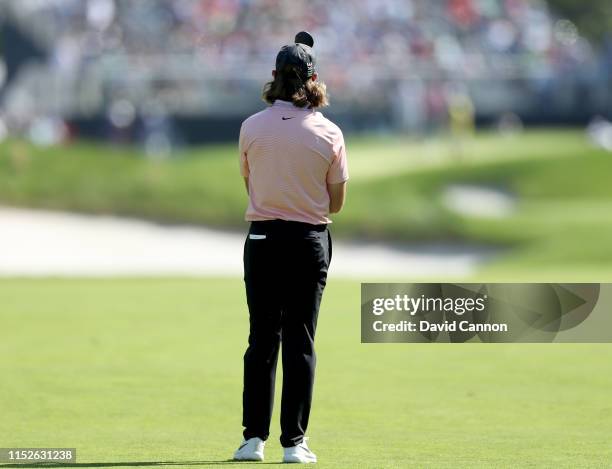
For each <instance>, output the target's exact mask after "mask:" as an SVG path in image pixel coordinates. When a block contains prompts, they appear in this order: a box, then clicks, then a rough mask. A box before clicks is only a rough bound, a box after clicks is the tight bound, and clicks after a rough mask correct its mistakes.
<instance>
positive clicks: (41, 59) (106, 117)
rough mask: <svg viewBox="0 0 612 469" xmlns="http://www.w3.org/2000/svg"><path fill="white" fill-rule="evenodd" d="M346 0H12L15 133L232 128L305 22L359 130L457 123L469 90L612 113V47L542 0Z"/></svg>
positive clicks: (174, 135)
mask: <svg viewBox="0 0 612 469" xmlns="http://www.w3.org/2000/svg"><path fill="white" fill-rule="evenodd" d="M347 5H348V4H347V2H341V1H325V0H308V1H307V0H6V1H3V2H2V3H0V15H1V18H2V22H3V24H4V27H3V31H4V34H3V37H4V40H3V42H4V49H5V51H11V52H10V54H8V52H5V54H7V56H8V55H11V56H12V57H13V59H12V60H10V61H7V63H8V64H9V67H8V68H9V70H8V73H7V80H6V83H5V90H4V92H3V93H2V95H0V99H2V109H3V112H2V114H3V119H4V120H5V121H6V123H7V125H8V127H9V129H12V130H13V131H14V132H22V133H23V132H28V131H29V130H28V129H30V127H31V126H32V125H33V123H34V122H36V121H37V120H38V124H39V125H40V119H41V118H42V119H47V120H48V119H58V118H60V119H62V120H64V121H66V122H68V123H70V124H71V128H72V129H73V132H77V133H81V134H87V135H95V136H98V137H102V138H111V139H115V140H121V141H123V140H125V141H133V140H138V139H144V140H146V139H148V138H151V134H153V135H154V137H155V138H157V139H158V140H154V142H155V141H157V142H162V145H163V142H164V138H167V139H170V140H173V141H174V140H176V139H180V138H183V139H184V140H185V141H187V142H191V141H199V140H210V139H214V138H221V139H223V138H233V137H234V136H235V135H234V134H235V126H236V122H237V121H239V120H240V119H242V118H243V117H244V116H245V115H248V114H249V113H252V112H253V111H255V110H256V109H258V108H260V107H261V106H262V103H261V101H260V100H259V99H258V96H259V91H260V89H261V86H262V84H263V82H264V81H266V80H267V79H268V78H269V76H270V71H271V69H272V68H273V62H274V56H275V54H276V52H277V51H278V49H279V48H280V47H281V46H282V45H283V44H285V43H287V42H288V41H289V40H290V39H291V38H292V37H293V35H294V34H295V32H296V31H298V30H300V29H308V30H310V31H311V32H312V33H313V34H314V36H315V40H316V44H315V48H316V50H317V52H318V54H319V70H320V74H321V77H322V79H323V80H324V81H325V82H326V83H327V84H328V86H329V88H330V91H331V96H332V100H333V101H332V102H333V106H332V108H331V109H330V110H329V113H330V114H333V115H334V118H335V119H336V120H338V121H339V122H340V123H341V124H342V125H343V127H345V128H347V129H349V130H351V129H353V130H359V129H368V130H378V129H396V130H401V131H408V132H428V131H431V130H433V129H436V128H439V127H442V126H445V125H446V120H447V118H448V117H447V116H448V107H449V103H450V101H451V100H452V97H453V94H454V93H456V92H457V90H462V91H461V92H462V93H463V94H464V95H465V96H468V97H469V99H470V100H471V102H472V103H473V107H474V109H475V115H476V119H477V122H479V123H490V122H496V121H497V120H498V119H500V118H502V119H506V118H507V117H508V116H511V118H512V119H514V118H516V119H518V118H520V119H521V120H522V121H524V122H526V123H528V124H529V123H584V122H586V121H588V120H589V119H590V118H591V117H592V116H593V115H604V116H609V113H610V111H609V110H610V109H611V108H612V106H611V104H612V95H611V93H610V91H609V84H610V76H611V71H610V70H611V68H612V67H611V66H610V61H611V59H610V56H611V55H610V53H608V55H607V56H606V54H602V53H598V52H596V51H595V50H594V49H593V47H592V46H591V45H590V44H589V42H588V41H586V40H585V39H584V38H582V37H581V36H580V32H579V31H578V30H577V29H576V27H575V26H574V25H573V24H572V23H571V22H570V21H569V20H567V19H563V18H557V17H555V15H554V14H553V13H552V12H550V11H549V9H548V8H547V5H546V3H545V2H544V1H527V0H480V1H475V0H439V1H428V0H358V1H355V2H350V7H348V6H347ZM16 54H17V55H19V54H22V55H23V57H22V58H21V60H15V59H14V56H15V55H16ZM27 59H31V60H27ZM151 129H153V130H151ZM179 129H180V132H179Z"/></svg>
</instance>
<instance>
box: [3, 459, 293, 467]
mask: <svg viewBox="0 0 612 469" xmlns="http://www.w3.org/2000/svg"><path fill="white" fill-rule="evenodd" d="M222 464H239V465H242V466H245V465H248V464H257V465H260V464H282V463H281V462H280V461H279V462H272V461H267V462H249V461H234V460H233V459H225V460H224V459H222V460H218V461H126V462H83V463H59V462H57V463H56V462H39V463H25V464H17V463H10V464H0V469H1V468H4V467H15V468H34V467H35V468H42V467H147V466H149V467H152V466H216V465H222Z"/></svg>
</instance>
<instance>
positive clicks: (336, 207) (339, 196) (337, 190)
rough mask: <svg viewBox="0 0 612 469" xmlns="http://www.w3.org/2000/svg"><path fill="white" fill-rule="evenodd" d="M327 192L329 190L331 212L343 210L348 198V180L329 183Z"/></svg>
mask: <svg viewBox="0 0 612 469" xmlns="http://www.w3.org/2000/svg"><path fill="white" fill-rule="evenodd" d="M327 192H329V213H338V212H339V211H340V210H342V207H343V206H344V200H345V199H346V181H344V182H340V183H338V184H327Z"/></svg>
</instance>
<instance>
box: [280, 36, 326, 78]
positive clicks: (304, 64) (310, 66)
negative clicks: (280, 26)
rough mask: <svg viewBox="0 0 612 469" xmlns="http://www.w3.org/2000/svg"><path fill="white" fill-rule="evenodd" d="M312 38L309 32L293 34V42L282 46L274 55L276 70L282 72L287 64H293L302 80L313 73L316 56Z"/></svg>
mask: <svg viewBox="0 0 612 469" xmlns="http://www.w3.org/2000/svg"><path fill="white" fill-rule="evenodd" d="M313 45H314V39H313V38H312V36H311V35H310V33H308V32H306V31H301V32H299V33H297V34H296V35H295V44H289V45H286V46H283V47H282V48H281V50H280V52H279V53H278V55H277V56H276V70H277V71H278V72H282V71H283V70H284V69H285V68H286V67H287V66H292V65H293V66H295V67H296V69H297V72H298V74H299V76H300V78H301V79H302V80H307V79H308V78H310V77H311V76H313V75H314V74H315V64H316V57H315V53H314V51H313V50H312V46H313Z"/></svg>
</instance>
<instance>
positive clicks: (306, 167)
mask: <svg viewBox="0 0 612 469" xmlns="http://www.w3.org/2000/svg"><path fill="white" fill-rule="evenodd" d="M240 162H241V165H240V166H241V173H242V175H243V176H244V177H248V178H249V194H250V197H249V205H248V208H247V211H246V216H245V219H246V220H247V221H262V220H274V219H280V220H293V221H300V222H305V223H310V224H326V223H331V221H330V220H329V218H328V215H329V194H328V190H327V184H336V183H341V182H344V181H346V180H347V179H348V171H347V165H346V153H345V147H344V139H343V136H342V132H341V131H340V129H339V128H338V127H337V126H336V125H335V124H333V123H332V122H331V121H330V120H328V119H326V118H325V117H323V115H322V114H321V113H320V112H316V111H314V110H312V109H305V108H299V107H296V106H294V105H293V104H292V103H289V102H286V101H280V100H276V101H275V102H274V104H273V105H272V106H270V107H269V108H266V109H265V110H263V111H261V112H259V113H257V114H254V115H253V116H251V117H249V118H248V119H247V120H245V121H244V123H243V124H242V128H241V131H240Z"/></svg>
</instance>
